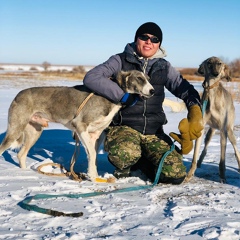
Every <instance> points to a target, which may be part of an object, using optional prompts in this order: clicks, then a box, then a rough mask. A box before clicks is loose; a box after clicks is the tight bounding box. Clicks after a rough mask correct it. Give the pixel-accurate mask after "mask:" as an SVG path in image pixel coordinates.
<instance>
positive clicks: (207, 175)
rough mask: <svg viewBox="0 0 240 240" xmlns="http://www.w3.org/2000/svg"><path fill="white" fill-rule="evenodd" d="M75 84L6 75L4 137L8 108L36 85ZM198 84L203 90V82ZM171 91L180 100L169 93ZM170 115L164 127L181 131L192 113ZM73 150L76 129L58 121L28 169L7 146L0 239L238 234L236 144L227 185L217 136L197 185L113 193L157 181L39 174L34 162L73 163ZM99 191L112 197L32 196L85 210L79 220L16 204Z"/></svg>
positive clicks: (83, 164)
mask: <svg viewBox="0 0 240 240" xmlns="http://www.w3.org/2000/svg"><path fill="white" fill-rule="evenodd" d="M75 84H76V81H74V82H71V81H66V80H62V81H53V80H51V81H49V82H47V81H38V82H36V81H34V80H28V81H27V82H26V80H24V79H16V80H0V141H2V139H3V137H4V135H5V131H6V128H7V115H8V108H9V105H10V103H11V101H12V100H13V98H14V97H15V95H16V94H17V93H18V92H19V91H20V90H21V89H24V88H27V87H32V86H36V85H45V86H46V85H55V86H57V85H66V86H72V85H75ZM80 84H81V83H80ZM231 84H236V83H231ZM194 85H195V86H196V88H197V89H198V90H201V84H200V83H194ZM236 89H237V88H236ZM167 96H168V97H169V98H171V99H172V100H176V98H174V97H173V96H172V95H170V94H169V93H167ZM235 107H236V115H237V117H236V121H235V135H236V137H237V145H238V148H239V149H240V131H239V130H240V127H239V125H240V122H239V121H240V119H239V116H240V108H239V103H237V102H235ZM166 113H167V117H168V120H169V123H168V124H167V125H166V126H165V132H166V133H169V132H170V131H177V126H178V122H179V121H180V120H181V119H182V118H183V117H185V116H186V112H181V113H173V112H171V110H170V109H167V108H166ZM73 151H74V141H73V139H72V135H71V132H70V131H69V130H67V129H65V128H64V127H63V126H61V125H58V124H54V123H52V124H50V127H49V128H47V129H46V130H45V131H44V132H43V134H42V136H41V138H40V139H39V140H38V142H37V143H36V144H35V145H34V146H33V147H32V149H31V150H30V152H29V154H28V157H27V166H28V167H27V169H26V170H22V169H20V168H19V165H18V161H17V157H16V154H17V152H16V151H12V150H7V151H6V152H5V153H4V154H3V156H0V193H1V195H0V239H31V240H33V239H45V240H46V239H54V240H55V239H56V240H57V239H59V240H63V239H71V240H79V239H114V240H121V239H122V240H123V239H124V240H126V239H131V240H132V239H136V240H139V239H144V240H146V239H160V240H192V239H194V240H198V239H214V240H215V239H220V240H228V239H229V240H230V239H231V240H235V239H236V240H237V239H240V223H239V222H240V189H239V187H240V181H239V179H240V175H239V173H238V172H237V168H238V166H237V162H236V160H235V157H234V151H233V148H232V146H231V145H230V143H229V142H228V145H227V154H226V167H227V170H226V177H227V183H226V184H221V183H219V182H218V180H219V178H218V163H219V157H220V144H219V134H216V135H215V136H214V138H213V140H212V142H211V143H210V146H209V148H208V154H207V156H206V158H205V159H204V162H203V164H202V168H201V169H197V171H196V174H195V177H194V178H193V179H192V180H191V182H189V183H184V184H181V185H177V186H174V185H164V184H159V185H157V186H155V187H154V188H149V189H145V190H140V191H133V192H124V193H107V192H110V191H113V190H115V189H122V188H126V187H133V186H135V187H136V186H144V185H146V184H151V183H150V182H149V181H148V180H147V179H145V178H141V177H142V175H141V173H139V172H135V173H134V176H133V177H130V178H125V179H120V180H117V182H116V183H112V184H107V183H92V182H89V181H83V182H80V183H79V182H76V181H73V180H70V179H68V178H67V177H54V176H46V175H42V174H39V173H38V172H36V167H37V166H38V165H39V164H42V163H45V162H57V163H62V164H64V165H65V166H66V167H67V166H68V164H69V161H70V159H71V156H72V154H73ZM192 154H193V153H192V152H191V153H190V154H188V155H186V156H184V164H185V165H186V167H187V168H188V169H189V167H190V165H191V158H192ZM113 169H114V168H113V166H112V165H111V164H110V163H109V162H108V161H107V156H106V153H104V151H103V150H102V149H101V151H100V153H99V155H98V171H99V174H100V175H101V176H104V175H111V174H112V172H113ZM46 170H48V169H46ZM75 170H76V172H77V171H80V172H86V170H87V159H86V154H85V152H84V150H83V149H82V148H81V150H80V157H79V159H78V162H77V167H76V169H75ZM94 191H97V192H99V191H104V192H106V194H105V195H101V196H97V197H91V198H80V199H74V198H73V199H70V198H65V197H59V198H53V199H48V200H37V201H34V204H36V205H38V206H40V207H46V208H51V209H55V210H58V211H64V212H83V216H82V217H80V218H72V217H52V216H49V215H45V214H41V213H37V212H34V211H27V210H24V209H22V208H21V207H19V206H18V205H17V204H18V203H19V202H20V201H22V200H23V199H25V197H27V196H33V195H36V194H39V193H45V194H80V193H89V192H94Z"/></svg>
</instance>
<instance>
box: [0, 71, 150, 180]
mask: <svg viewBox="0 0 240 240" xmlns="http://www.w3.org/2000/svg"><path fill="white" fill-rule="evenodd" d="M148 80H149V77H148V76H147V75H145V74H143V73H142V72H139V71H136V70H133V71H128V72H123V71H121V72H120V73H119V74H118V76H117V77H116V83H117V84H118V85H119V86H120V87H121V88H122V89H123V91H124V92H129V93H133V94H139V95H140V96H142V97H145V98H149V97H151V96H153V94H154V88H153V87H152V85H151V84H150V83H149V81H148ZM109 81H111V80H109ZM90 93H91V91H90V90H89V89H87V88H86V87H85V86H75V87H33V88H28V89H25V90H23V91H21V92H20V93H18V94H17V96H16V97H15V99H14V100H13V101H12V103H11V106H10V108H9V115H8V129H7V132H6V136H5V138H4V140H3V142H2V144H1V146H0V155H2V153H3V152H4V151H5V150H7V149H8V148H20V151H19V153H18V155H17V157H18V160H19V164H20V167H21V168H26V157H27V154H28V151H29V150H30V148H31V147H32V146H33V145H34V144H35V143H36V141H37V140H38V138H39V137H40V135H41V133H42V131H43V128H44V127H46V126H48V122H57V123H61V124H63V125H64V126H65V127H67V128H68V129H70V130H72V131H73V132H75V133H76V134H77V136H78V137H79V139H80V141H81V143H82V145H83V146H84V147H85V150H86V153H87V155H88V176H89V178H90V179H91V180H92V181H95V180H96V178H97V177H98V172H97V166H96V157H97V153H96V152H97V149H98V138H99V136H100V135H101V133H102V131H103V130H104V129H105V128H107V127H108V126H109V124H110V123H111V121H112V119H113V117H114V115H115V114H116V113H117V112H118V111H119V110H120V108H121V107H122V105H121V104H120V103H119V104H115V103H112V102H111V101H109V100H107V99H106V98H104V97H102V96H99V95H97V94H94V95H93V96H92V97H91V98H89V100H88V101H87V102H86V103H85V105H84V107H83V108H82V109H81V111H80V112H78V110H79V106H81V104H82V102H83V101H84V100H85V99H86V98H87V97H88V95H89V94H90Z"/></svg>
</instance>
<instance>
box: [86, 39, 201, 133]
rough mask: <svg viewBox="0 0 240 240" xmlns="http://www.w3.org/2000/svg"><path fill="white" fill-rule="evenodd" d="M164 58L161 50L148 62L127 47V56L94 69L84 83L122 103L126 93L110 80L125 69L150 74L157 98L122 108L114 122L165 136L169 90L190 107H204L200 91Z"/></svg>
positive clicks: (121, 55) (117, 55)
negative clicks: (166, 101) (165, 104)
mask: <svg viewBox="0 0 240 240" xmlns="http://www.w3.org/2000/svg"><path fill="white" fill-rule="evenodd" d="M164 56H165V51H164V50H163V49H162V48H160V49H159V50H158V51H157V53H156V54H155V55H154V56H153V57H152V58H149V59H144V58H142V57H139V56H138V55H137V54H136V51H135V44H134V43H132V44H127V46H126V47H125V50H124V52H123V53H121V54H116V55H113V56H111V57H110V58H109V59H108V60H107V61H106V62H104V63H103V64H100V65H98V66H96V67H95V68H93V69H92V70H90V71H89V72H88V73H87V74H86V76H85V78H84V80H83V83H84V85H85V86H86V87H88V88H89V89H91V90H92V91H94V92H96V93H98V94H99V95H102V96H104V97H106V98H107V99H109V100H111V101H112V102H115V103H119V102H120V100H121V98H122V97H123V95H124V92H123V90H122V89H121V88H120V87H119V86H118V85H117V84H116V83H115V82H114V81H111V80H110V78H114V77H116V75H117V73H118V72H119V71H121V70H125V71H126V70H133V69H136V70H139V71H142V72H144V73H146V74H148V75H149V77H150V83H151V84H152V85H153V87H154V89H155V94H154V96H153V97H151V98H150V99H147V100H140V101H138V102H137V104H136V105H134V106H132V107H129V108H123V109H121V111H120V112H119V114H118V115H117V116H116V117H115V118H114V121H113V123H114V124H117V125H127V126H129V127H132V128H133V129H136V130H137V131H139V132H141V133H143V134H146V135H148V134H157V135H161V134H162V133H163V127H162V126H163V125H164V124H166V123H167V119H166V116H165V113H164V111H163V107H162V103H163V100H164V97H165V93H164V88H165V87H166V88H167V89H168V90H169V91H170V92H171V93H172V94H174V95H175V96H176V97H178V98H180V99H182V100H183V101H184V102H185V103H186V106H187V108H189V107H190V106H192V105H194V104H198V105H199V106H200V98H199V94H198V92H197V91H196V90H195V89H194V87H193V86H192V85H191V84H190V83H189V82H188V81H186V80H185V79H183V78H182V76H181V75H180V73H179V72H178V71H176V70H175V69H174V68H173V67H172V66H171V64H170V63H169V62H168V61H166V60H164V59H163V57H164Z"/></svg>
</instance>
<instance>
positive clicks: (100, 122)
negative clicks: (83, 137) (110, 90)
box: [88, 105, 121, 132]
mask: <svg viewBox="0 0 240 240" xmlns="http://www.w3.org/2000/svg"><path fill="white" fill-rule="evenodd" d="M120 108H121V105H115V106H114V107H113V108H112V110H111V111H110V112H109V114H108V115H107V116H102V115H101V116H99V117H98V118H96V119H95V120H94V121H93V122H91V123H90V124H89V126H88V132H95V131H99V130H104V129H105V128H107V127H108V126H109V124H110V123H111V121H112V119H113V117H114V116H115V114H116V113H117V112H118V111H119V110H120Z"/></svg>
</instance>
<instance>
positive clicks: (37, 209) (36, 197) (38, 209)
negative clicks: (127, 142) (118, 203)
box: [17, 144, 175, 217]
mask: <svg viewBox="0 0 240 240" xmlns="http://www.w3.org/2000/svg"><path fill="white" fill-rule="evenodd" d="M174 149H175V145H174V144H172V146H171V148H170V149H169V150H168V151H167V152H165V153H164V155H163V156H162V157H161V159H160V163H159V166H158V170H157V173H156V176H155V180H154V182H153V184H152V185H144V186H134V187H128V188H122V189H116V190H113V191H109V192H90V193H80V194H59V195H51V194H36V195H34V196H28V197H26V198H25V199H24V200H22V201H21V202H19V203H18V204H17V205H18V206H20V207H21V208H23V209H25V210H28V211H35V212H38V213H43V214H47V215H51V216H54V217H56V216H66V217H81V216H82V215H83V212H78V213H64V212H60V211H56V210H52V209H47V208H41V207H39V206H37V205H32V204H30V202H31V201H32V200H40V199H51V198H58V197H66V198H88V197H95V196H100V195H107V194H112V193H124V192H132V191H139V190H143V189H151V188H153V187H154V186H155V185H156V184H157V183H158V181H159V178H160V174H161V172H162V167H163V163H164V161H165V158H166V157H167V156H168V155H169V154H170V153H171V152H172V151H173V150H174Z"/></svg>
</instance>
